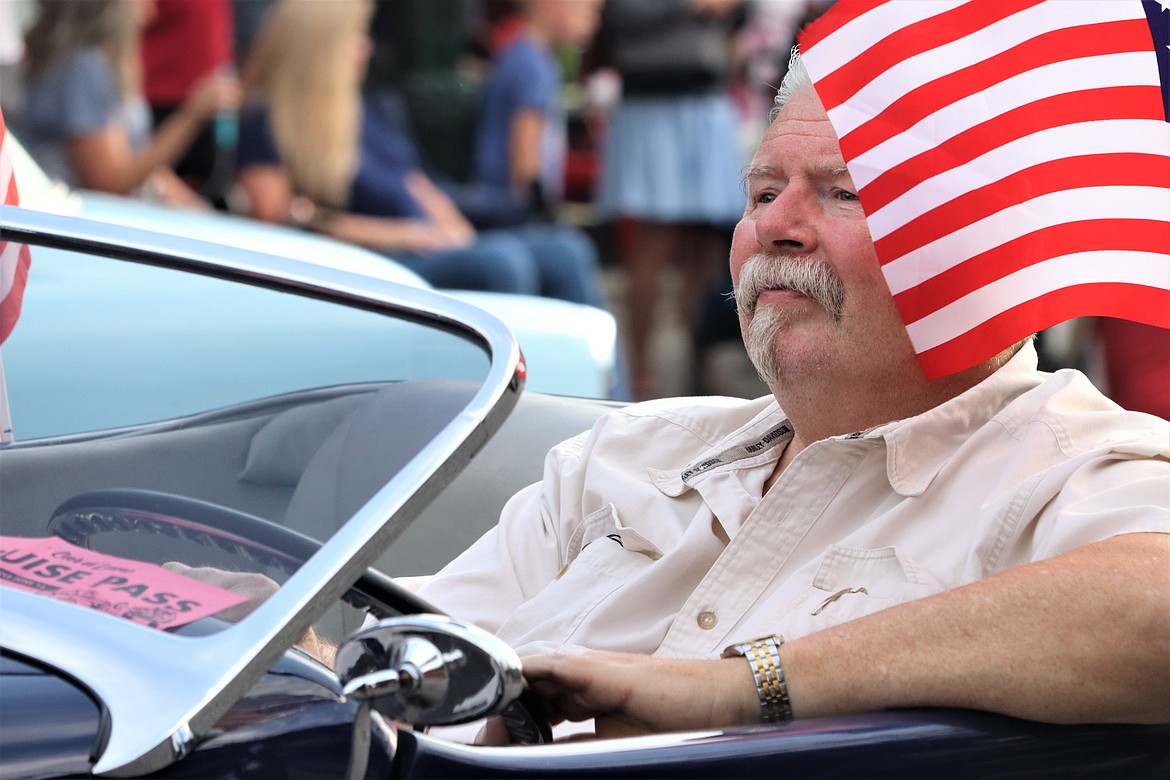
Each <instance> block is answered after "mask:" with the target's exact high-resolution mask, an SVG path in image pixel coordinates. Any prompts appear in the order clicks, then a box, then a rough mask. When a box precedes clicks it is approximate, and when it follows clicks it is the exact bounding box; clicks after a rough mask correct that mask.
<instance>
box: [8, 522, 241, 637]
mask: <svg viewBox="0 0 1170 780" xmlns="http://www.w3.org/2000/svg"><path fill="white" fill-rule="evenodd" d="M0 585H7V586H8V587H12V588H18V589H20V590H25V591H29V592H31V593H38V594H40V595H42V596H48V597H49V598H55V599H60V600H62V601H69V602H72V603H73V604H79V605H81V606H83V607H89V608H91V609H96V610H99V611H101V612H107V613H109V614H111V615H117V616H119V617H124V618H126V619H128V620H133V621H134V622H135V623H142V624H143V625H147V626H151V627H153V628H172V627H174V626H181V625H183V624H185V623H191V622H193V621H195V620H198V619H199V618H203V617H207V616H208V615H214V614H215V613H216V612H219V611H220V610H223V609H226V608H228V607H231V606H235V605H236V604H239V603H241V602H244V601H247V597H245V596H241V595H239V594H237V593H232V592H231V591H228V590H224V589H223V588H220V587H216V586H215V585H208V584H207V583H205V582H201V581H199V580H196V579H192V578H190V577H185V576H183V575H182V574H175V573H174V572H171V571H167V570H166V569H164V568H163V567H161V566H156V565H155V564H153V563H143V562H141V561H134V560H129V559H127V558H119V557H117V556H114V555H106V554H104V553H98V552H94V551H92V550H86V549H85V548H83V547H78V546H77V545H74V544H70V543H69V542H67V541H65V540H64V539H59V538H57V537H55V536H52V537H44V538H35V539H33V538H24V537H18V536H0Z"/></svg>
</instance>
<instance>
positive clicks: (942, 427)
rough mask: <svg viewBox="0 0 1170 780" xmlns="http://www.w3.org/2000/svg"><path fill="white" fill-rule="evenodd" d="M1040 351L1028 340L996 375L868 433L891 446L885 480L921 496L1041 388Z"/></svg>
mask: <svg viewBox="0 0 1170 780" xmlns="http://www.w3.org/2000/svg"><path fill="white" fill-rule="evenodd" d="M1037 362H1038V358H1037V355H1036V348H1035V346H1034V345H1033V344H1032V341H1031V340H1029V341H1028V342H1027V343H1026V344H1024V346H1023V347H1022V348H1021V349H1020V350H1019V351H1018V352H1017V353H1016V354H1015V355H1013V356H1012V358H1011V359H1010V360H1008V362H1007V363H1005V364H1004V365H1003V366H1001V367H1000V368H999V369H998V370H997V371H996V372H995V373H993V374H992V375H991V376H989V377H987V378H986V379H984V380H983V381H982V382H980V383H979V384H977V385H975V386H974V387H972V388H970V389H968V390H967V391H966V392H963V393H961V394H960V395H957V396H955V397H954V398H952V399H950V400H949V401H946V402H945V403H942V404H939V405H938V406H936V407H934V408H933V409H930V410H928V411H926V412H923V413H922V414H919V415H916V416H914V417H909V418H907V419H905V420H898V421H895V422H891V423H886V424H884V425H879V426H877V427H876V428H874V429H872V430H870V431H868V432H866V436H867V437H881V438H882V439H884V440H885V443H886V475H887V477H888V478H889V480H890V486H891V487H893V488H894V490H896V491H897V492H898V493H899V494H901V495H903V496H920V495H922V494H923V493H924V492H926V489H927V488H928V487H930V483H931V482H932V481H933V480H934V478H935V476H937V475H938V472H939V471H941V470H942V467H943V466H944V465H946V463H947V461H949V460H950V459H951V457H952V456H953V455H954V454H955V452H956V451H958V449H959V448H960V447H961V446H962V445H963V443H964V442H966V441H967V440H968V439H970V438H971V436H972V435H973V434H974V433H975V432H976V431H977V430H978V429H979V428H981V427H983V426H984V425H986V424H987V422H988V421H990V420H991V419H992V418H993V417H995V416H996V415H997V414H999V413H1000V411H1001V410H1003V408H1004V407H1005V406H1007V405H1008V404H1009V403H1011V401H1013V400H1014V399H1015V398H1017V397H1019V396H1020V395H1022V394H1023V393H1025V392H1027V391H1028V390H1031V389H1032V388H1034V387H1036V386H1037V385H1038V384H1040V382H1041V376H1040V374H1039V373H1037V371H1036V366H1037Z"/></svg>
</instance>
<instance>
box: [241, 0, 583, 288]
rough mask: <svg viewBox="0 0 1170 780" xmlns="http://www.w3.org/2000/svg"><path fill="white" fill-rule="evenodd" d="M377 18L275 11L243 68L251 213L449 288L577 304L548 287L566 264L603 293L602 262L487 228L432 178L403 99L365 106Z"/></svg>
mask: <svg viewBox="0 0 1170 780" xmlns="http://www.w3.org/2000/svg"><path fill="white" fill-rule="evenodd" d="M372 12H373V5H372V3H370V2H368V0H333V2H328V3H321V2H315V0H279V1H278V2H277V3H276V4H275V5H273V7H272V9H271V10H270V12H269V17H268V19H267V20H266V21H265V25H264V28H263V29H262V31H261V33H260V35H259V36H258V38H257V40H256V43H255V44H254V49H253V52H252V54H251V55H250V56H249V58H248V61H247V62H246V63H245V66H244V81H245V84H247V85H248V87H249V88H248V96H247V97H248V99H247V106H246V108H245V111H244V115H243V119H242V122H241V127H240V147H239V148H240V155H239V183H240V185H241V187H240V189H241V191H242V193H243V195H244V199H245V200H246V207H247V210H248V212H249V213H251V215H252V216H254V217H258V218H261V219H266V220H270V221H284V222H291V223H294V224H298V225H302V226H305V227H308V228H311V229H314V230H317V231H320V232H323V233H326V234H328V235H331V236H333V237H335V238H340V239H343V240H347V241H351V242H353V243H357V244H361V245H363V246H367V247H370V248H373V249H376V250H379V251H382V252H385V253H387V254H388V255H390V256H391V257H393V258H394V259H395V260H396V261H399V262H401V263H402V264H403V265H406V266H407V267H408V268H410V269H411V270H413V271H415V272H416V273H418V274H419V275H420V276H422V277H423V278H425V279H426V280H427V281H429V282H431V283H432V284H434V285H436V286H438V287H451V288H463V289H483V290H493V291H497V292H513V293H525V294H534V295H535V294H545V295H550V296H552V297H562V298H565V299H567V300H574V297H572V296H573V295H575V294H576V291H577V290H579V289H582V288H583V287H585V285H583V284H575V285H574V286H573V287H571V288H570V287H569V286H568V285H565V286H564V287H560V286H559V285H556V284H548V283H547V280H549V279H554V278H555V277H556V275H557V274H554V273H551V272H549V269H550V267H554V266H555V270H556V271H558V272H566V273H567V274H573V275H575V277H576V278H575V281H577V280H578V279H581V278H585V275H586V274H592V276H590V277H589V278H588V283H589V284H590V285H592V287H591V288H589V289H590V293H592V291H593V290H595V289H596V288H597V285H598V279H597V278H596V262H595V260H594V259H593V258H587V261H588V262H585V263H579V262H578V259H577V258H576V257H574V256H570V254H569V253H568V252H566V251H565V248H564V247H562V246H560V245H557V244H555V242H553V241H549V240H544V239H538V238H534V237H530V236H528V235H525V234H523V233H521V232H519V231H516V232H511V231H501V230H492V231H484V232H476V230H475V228H474V227H473V226H472V225H471V223H470V222H469V221H468V220H467V219H466V218H465V217H464V215H463V214H462V213H461V212H460V211H459V208H458V207H457V206H456V205H455V203H454V202H452V200H451V199H450V198H449V197H448V196H447V195H446V194H444V193H443V192H442V191H441V190H440V189H439V187H438V186H437V185H436V184H435V183H434V182H432V181H431V179H430V178H429V177H427V175H426V174H425V173H424V172H423V170H422V163H421V160H420V158H419V155H418V153H417V150H416V149H415V147H414V144H413V141H412V139H411V138H410V135H409V131H408V130H407V122H406V118H405V112H404V110H403V107H402V103H401V101H400V100H399V99H397V96H395V95H391V94H382V95H379V96H377V97H365V98H363V96H362V92H361V87H362V81H363V79H364V75H365V70H366V65H367V62H368V59H369V54H370V42H369V40H368V38H367V30H368V27H369V24H370V18H371V15H372ZM590 262H592V264H590ZM562 275H565V274H562ZM566 290H571V292H566ZM577 302H582V303H593V301H592V300H578V301H577Z"/></svg>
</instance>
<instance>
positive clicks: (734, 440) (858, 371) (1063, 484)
mask: <svg viewBox="0 0 1170 780" xmlns="http://www.w3.org/2000/svg"><path fill="white" fill-rule="evenodd" d="M795 73H796V76H795V77H793V79H792V80H791V81H790V82H786V88H785V89H784V90H782V98H783V100H784V101H785V102H784V105H783V107H782V109H781V110H780V112H779V114H778V117H777V118H776V120H775V121H774V122H773V123H772V125H771V126H770V128H769V129H768V131H767V133H766V135H765V136H764V139H763V141H762V142H761V144H760V147H759V149H758V151H757V153H756V156H755V160H754V161H753V164H752V167H751V169H750V171H749V174H748V178H747V185H748V205H747V209H746V211H745V214H744V217H743V220H742V221H741V222H740V223H739V225H738V227H737V229H736V232H735V238H734V241H733V246H732V253H731V265H732V272H733V277H734V279H735V282H736V296H737V302H738V305H739V309H740V317H741V324H742V326H743V330H744V339H745V343H746V345H747V348H748V351H749V354H750V355H751V357H752V359H753V362H754V363H755V365H756V366H757V368H758V369H759V371H760V373H761V375H762V376H763V377H764V379H765V381H766V382H767V383H768V386H769V388H770V389H771V390H772V394H773V397H765V398H761V399H757V400H754V401H740V400H734V399H670V400H663V401H655V402H649V403H644V404H639V405H636V406H632V407H628V408H626V409H624V410H620V411H617V412H615V413H612V414H610V415H607V416H606V417H604V418H602V419H601V420H600V421H599V422H598V423H597V424H596V425H595V426H594V428H593V429H592V430H591V431H588V432H586V433H584V434H582V435H580V436H578V437H576V438H574V439H571V440H569V441H567V442H565V443H563V444H562V445H560V446H558V447H557V448H555V449H554V450H553V451H552V452H551V453H550V454H549V456H548V458H547V460H546V465H545V473H544V479H543V481H542V482H541V483H539V484H537V485H533V486H532V487H530V488H528V489H526V490H524V491H522V492H521V493H519V494H518V495H517V496H516V497H514V498H513V499H512V501H511V502H510V503H509V504H508V506H507V507H506V508H505V510H504V513H503V516H502V518H501V520H500V523H499V525H498V526H497V527H496V528H495V529H494V530H492V531H490V532H489V533H488V534H487V535H486V536H485V537H483V538H482V539H481V540H480V541H479V542H477V543H476V544H475V545H474V546H473V547H472V548H470V549H469V550H468V551H467V552H465V553H464V554H463V555H462V556H460V557H459V558H457V559H456V560H455V561H453V562H452V563H451V564H450V565H449V566H448V567H446V568H445V569H444V570H443V571H442V572H440V573H439V574H438V575H437V576H435V577H433V578H431V579H430V580H429V581H428V582H427V583H426V584H425V585H424V586H423V587H422V588H421V590H420V595H422V596H423V597H425V598H427V599H428V600H430V601H432V602H433V603H435V604H436V605H437V606H439V607H441V608H443V609H445V610H447V611H448V612H450V613H451V614H453V615H455V616H456V617H461V618H464V619H468V620H471V621H473V622H476V623H478V624H480V625H481V626H484V627H486V628H488V629H490V630H492V631H495V632H496V633H498V634H499V635H500V636H501V637H502V638H504V639H505V640H507V641H508V642H510V643H512V644H513V645H514V646H515V647H516V648H517V649H518V650H519V651H520V652H521V654H522V655H523V656H525V673H526V676H527V677H528V679H529V682H530V683H531V684H532V685H533V687H534V688H535V690H536V691H537V692H538V693H539V694H541V695H542V696H543V697H544V698H545V700H546V702H547V703H548V704H549V706H550V709H551V711H552V713H553V715H554V717H555V718H557V719H562V718H568V719H571V720H581V719H588V718H595V725H596V730H597V733H598V734H599V735H603V736H604V735H620V734H628V733H640V732H644V731H655V730H670V729H683V728H703V727H712V726H715V727H718V726H728V725H736V724H744V723H752V722H759V721H760V720H761V719H763V720H781V719H785V718H789V717H812V716H818V715H829V714H836V713H843V712H850V711H863V710H867V709H876V708H884V707H894V706H959V707H973V708H979V709H987V710H991V711H998V712H1003V713H1007V714H1011V715H1016V716H1020V717H1026V718H1034V719H1038V720H1045V721H1052V722H1082V721H1092V722H1102V721H1123V722H1157V721H1165V720H1170V664H1167V663H1166V659H1167V657H1168V654H1170V536H1167V532H1168V531H1170V511H1168V505H1170V425H1168V424H1167V422H1166V421H1164V420H1160V419H1158V418H1154V417H1149V416H1144V415H1137V414H1133V413H1129V412H1125V411H1123V410H1121V409H1119V408H1118V407H1117V406H1116V405H1114V404H1112V403H1111V402H1110V401H1108V400H1107V399H1106V398H1105V397H1104V396H1102V395H1101V394H1100V393H1099V392H1098V391H1097V390H1096V389H1094V388H1093V387H1092V385H1091V384H1089V382H1088V381H1087V380H1086V379H1085V377H1084V376H1082V375H1081V374H1079V373H1077V372H1073V371H1066V372H1060V373H1058V374H1055V375H1048V374H1042V373H1039V372H1037V370H1036V353H1035V350H1034V348H1033V346H1032V344H1031V343H1030V341H1025V342H1021V343H1019V344H1016V345H1014V346H1012V347H1011V348H1009V349H1007V350H1005V351H1004V352H1003V353H1001V354H1000V355H997V356H996V357H995V358H993V359H991V360H989V361H986V362H984V363H982V364H980V365H978V366H975V367H974V368H971V369H968V370H966V371H963V372H960V373H957V374H953V375H951V376H948V377H945V378H943V379H940V380H935V381H928V380H927V379H926V377H925V376H924V374H923V372H922V370H921V368H920V366H919V363H918V361H917V358H916V356H915V354H914V351H913V348H912V347H911V344H910V342H909V339H908V337H907V334H906V329H905V327H904V325H903V323H902V321H901V319H900V318H899V315H898V312H897V310H896V308H895V306H894V302H893V299H892V297H891V295H890V291H889V289H888V287H887V286H886V284H885V282H884V280H883V278H882V275H881V271H880V268H879V264H878V261H877V258H876V255H875V253H874V248H873V242H872V240H871V239H870V235H869V231H868V228H867V225H866V220H865V214H864V213H863V211H862V209H861V206H860V204H859V202H858V198H857V195H856V189H855V188H854V187H853V183H852V181H851V179H850V176H849V173H848V171H847V169H846V167H845V164H844V160H843V158H842V155H841V151H840V147H839V144H838V140H837V136H836V134H835V133H834V130H833V127H832V126H831V124H830V123H829V121H828V118H827V116H826V114H825V111H824V109H823V107H822V106H821V103H820V101H819V99H818V97H817V95H816V93H815V91H814V90H813V89H812V88H811V85H810V83H809V82H808V80H807V76H805V77H804V78H803V79H802V78H801V77H800V69H799V67H798V68H796V69H795ZM729 646H732V647H733V649H732V650H730V651H728V652H726V653H725V652H724V651H725V648H728V647H729ZM724 655H726V656H728V657H725V658H721V656H724ZM738 656H744V657H738ZM744 658H746V659H747V661H748V663H745V662H744Z"/></svg>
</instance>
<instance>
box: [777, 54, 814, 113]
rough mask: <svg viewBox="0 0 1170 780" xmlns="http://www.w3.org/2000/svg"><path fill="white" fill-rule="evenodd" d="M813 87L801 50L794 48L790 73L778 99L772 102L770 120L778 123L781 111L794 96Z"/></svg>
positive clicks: (785, 75) (784, 81)
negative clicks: (777, 119)
mask: <svg viewBox="0 0 1170 780" xmlns="http://www.w3.org/2000/svg"><path fill="white" fill-rule="evenodd" d="M812 85H813V83H812V76H810V75H809V74H808V68H806V67H805V66H804V60H802V59H801V58H800V49H799V48H798V47H796V46H793V47H792V56H791V57H790V58H789V60H788V72H787V73H786V74H784V80H783V81H781V82H780V89H779V90H777V91H776V98H775V99H774V100H773V101H772V112H771V114H770V116H769V120H770V121H773V122H774V121H776V117H777V115H779V113H780V110H781V109H782V108H784V106H786V105H788V101H789V100H792V97H793V95H795V94H796V93H798V92H800V91H802V90H805V89H812Z"/></svg>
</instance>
